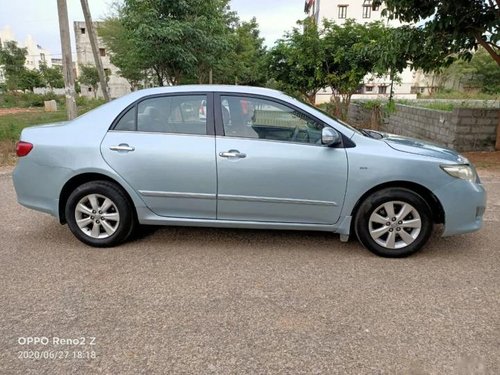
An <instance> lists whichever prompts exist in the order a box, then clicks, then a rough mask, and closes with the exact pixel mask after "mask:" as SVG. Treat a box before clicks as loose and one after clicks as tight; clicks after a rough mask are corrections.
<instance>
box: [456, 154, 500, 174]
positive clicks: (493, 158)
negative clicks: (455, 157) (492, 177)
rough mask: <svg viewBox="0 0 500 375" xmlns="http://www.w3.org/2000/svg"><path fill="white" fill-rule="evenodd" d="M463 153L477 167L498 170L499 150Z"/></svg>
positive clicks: (499, 168)
mask: <svg viewBox="0 0 500 375" xmlns="http://www.w3.org/2000/svg"><path fill="white" fill-rule="evenodd" d="M464 155H465V156H466V157H467V158H468V159H469V160H470V161H471V162H472V163H474V165H475V166H476V167H477V168H478V169H487V170H495V171H500V151H494V152H486V151H477V152H466V153H464Z"/></svg>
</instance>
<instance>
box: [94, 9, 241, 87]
mask: <svg viewBox="0 0 500 375" xmlns="http://www.w3.org/2000/svg"><path fill="white" fill-rule="evenodd" d="M228 3H229V0H183V1H177V0H125V1H124V3H123V5H121V6H118V8H117V15H116V17H115V18H116V19H115V20H114V21H113V22H109V23H108V24H107V25H106V24H105V25H104V26H103V27H101V30H100V35H101V36H102V37H103V39H104V41H105V42H106V44H107V45H108V47H109V49H110V50H111V54H112V57H113V59H114V62H115V63H116V65H117V66H118V68H119V69H120V71H121V72H122V73H123V74H126V75H128V76H129V77H130V76H132V74H133V77H134V78H137V77H138V73H139V72H141V71H147V70H151V71H153V72H154V75H155V77H156V81H157V84H158V85H160V86H161V85H164V84H178V83H180V82H181V81H182V79H183V78H184V77H189V76H194V77H196V79H197V80H198V82H200V83H201V82H206V79H207V77H208V73H209V71H210V69H212V68H213V66H214V65H215V64H216V63H217V61H218V60H219V59H220V58H221V56H222V55H223V54H224V53H226V52H227V51H228V50H229V43H228V38H229V33H228V30H229V29H228V26H229V22H230V20H231V19H232V13H231V12H230V10H229V6H228ZM106 27H110V28H111V27H113V28H114V30H115V31H118V32H119V33H121V34H120V35H118V36H115V37H112V36H111V34H112V31H110V30H109V29H108V30H107V31H106V30H103V29H106ZM120 42H124V45H125V46H126V50H125V47H123V46H120V45H119V43H120ZM120 52H123V53H122V54H120ZM119 55H121V57H118V56H119Z"/></svg>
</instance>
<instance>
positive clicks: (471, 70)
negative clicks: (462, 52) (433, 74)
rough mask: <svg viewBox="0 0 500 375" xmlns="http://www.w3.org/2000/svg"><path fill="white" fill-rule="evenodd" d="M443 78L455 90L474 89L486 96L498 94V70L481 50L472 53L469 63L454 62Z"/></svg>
mask: <svg viewBox="0 0 500 375" xmlns="http://www.w3.org/2000/svg"><path fill="white" fill-rule="evenodd" d="M443 76H444V77H445V78H446V80H447V81H448V82H451V83H452V85H453V88H454V89H456V90H460V89H463V88H474V89H479V90H480V91H481V92H484V93H486V94H497V95H498V94H500V68H499V67H498V66H497V64H496V63H495V62H494V61H493V60H492V59H491V57H490V55H489V54H488V52H486V51H485V50H484V49H483V48H479V49H478V51H477V52H476V53H474V56H473V57H472V60H471V61H463V60H458V61H456V62H454V63H453V64H452V65H451V66H450V67H448V68H447V69H446V70H445V71H444V72H443Z"/></svg>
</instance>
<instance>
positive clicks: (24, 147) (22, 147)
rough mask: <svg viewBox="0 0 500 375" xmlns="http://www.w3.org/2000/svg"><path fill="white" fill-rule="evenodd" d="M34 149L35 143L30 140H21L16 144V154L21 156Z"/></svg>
mask: <svg viewBox="0 0 500 375" xmlns="http://www.w3.org/2000/svg"><path fill="white" fill-rule="evenodd" d="M32 149H33V145H32V144H31V143H29V142H24V141H19V142H17V144H16V154H17V156H19V157H23V156H26V155H28V154H29V153H30V151H31V150H32Z"/></svg>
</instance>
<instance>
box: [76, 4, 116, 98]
mask: <svg viewBox="0 0 500 375" xmlns="http://www.w3.org/2000/svg"><path fill="white" fill-rule="evenodd" d="M80 2H81V4H82V11H83V16H84V17H85V24H86V25H87V31H88V36H89V40H90V45H91V47H92V54H93V55H94V61H95V66H96V68H97V73H98V74H99V81H101V90H102V95H103V96H104V100H106V101H107V102H109V101H110V98H109V90H108V82H107V81H106V74H105V73H104V67H103V66H102V61H101V56H100V54H99V48H98V46H97V34H96V32H95V29H94V24H93V22H92V16H91V15H90V8H89V3H88V2H87V0H80Z"/></svg>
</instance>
